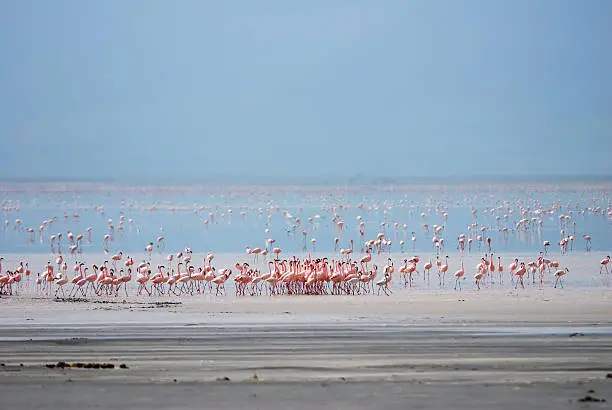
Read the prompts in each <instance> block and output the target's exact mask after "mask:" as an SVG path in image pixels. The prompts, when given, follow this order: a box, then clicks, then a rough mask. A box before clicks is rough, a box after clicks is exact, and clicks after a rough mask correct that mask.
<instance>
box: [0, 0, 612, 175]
mask: <svg viewBox="0 0 612 410" xmlns="http://www.w3.org/2000/svg"><path fill="white" fill-rule="evenodd" d="M0 9H1V10H2V12H1V13H0V50H2V63H1V64H0V90H2V92H1V94H0V96H1V97H0V152H2V159H1V160H0V175H1V177H2V178H39V177H45V178H60V179H61V178H119V179H129V178H142V177H148V178H153V179H154V178H158V177H162V176H165V177H169V178H177V179H179V180H180V179H181V178H187V177H189V178H190V179H193V178H196V179H197V178H200V177H207V176H208V177H211V176H213V177H214V176H216V175H223V176H230V177H238V176H248V177H249V178H251V179H256V178H259V177H261V178H270V177H281V176H282V177H286V178H287V177H289V178H291V177H309V176H312V177H317V178H321V177H325V178H327V177H330V178H331V177H341V178H342V177H350V176H352V175H357V174H360V175H373V176H390V177H411V176H416V177H424V176H433V177H443V176H446V175H455V176H460V175H529V174H538V175H586V174H600V175H601V174H611V173H612V172H611V171H612V166H611V165H610V155H611V152H612V81H611V78H610V73H612V42H611V41H610V39H612V2H611V1H607V0H599V1H597V0H585V1H578V0H574V1H568V0H539V1H531V0H519V1H500V0H487V1H485V0H473V1H461V0H448V1H436V0H434V1H425V0H423V1H410V0H397V1H392V0H388V1H359V0H334V1H322V0H321V1H317V0H312V1H303V2H297V1H284V0H277V1H267V0H261V1H247V0H244V1H238V0H234V1H232V0H228V1H204V0H180V1H169V0H164V1H162V0H146V1H145V0H142V1H141V0H128V1H120V0H109V1H80V0H72V1H68V0H56V1H44V0H24V1H8V0H0Z"/></svg>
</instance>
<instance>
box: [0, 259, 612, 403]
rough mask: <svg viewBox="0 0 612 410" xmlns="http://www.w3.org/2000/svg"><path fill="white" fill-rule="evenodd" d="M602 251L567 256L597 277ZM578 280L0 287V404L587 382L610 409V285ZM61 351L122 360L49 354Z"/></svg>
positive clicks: (315, 397) (421, 393)
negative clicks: (370, 291)
mask: <svg viewBox="0 0 612 410" xmlns="http://www.w3.org/2000/svg"><path fill="white" fill-rule="evenodd" d="M41 257H42V255H41ZM597 257H598V255H594V256H590V257H588V259H586V258H584V257H582V256H581V257H576V258H575V260H572V261H569V262H571V263H573V264H574V269H578V270H580V268H577V267H578V266H582V272H588V273H582V275H584V276H585V277H586V276H589V278H590V277H591V276H593V277H595V278H596V276H595V274H591V266H590V265H589V263H591V264H592V267H593V268H596V269H597V271H596V272H595V273H596V274H597V275H598V269H599V268H598V259H597ZM5 258H6V257H5ZM568 258H569V257H568ZM580 258H583V259H582V260H580ZM219 259H222V258H221V257H220V258H219ZM591 259H592V260H595V259H597V260H596V262H595V263H592V262H589V261H591ZM571 263H568V264H571ZM570 283H571V282H569V281H568V287H567V288H566V289H563V290H560V289H553V288H552V287H551V286H546V287H544V288H542V289H539V288H538V287H528V288H527V289H525V290H524V291H520V292H517V291H515V290H513V289H511V288H510V287H507V288H503V287H502V288H501V289H486V290H484V291H480V292H478V291H475V290H466V291H463V292H455V291H452V290H439V289H438V290H427V291H426V290H424V289H421V290H410V289H399V288H398V289H397V290H396V292H394V294H393V295H392V296H390V297H383V296H381V297H376V296H364V295H360V296H322V297H317V296H312V297H311V296H300V297H291V296H282V297H265V296H262V297H242V298H236V297H235V296H233V295H228V296H226V297H212V296H208V295H206V296H201V295H200V296H193V297H187V298H164V299H163V300H161V299H160V298H148V297H147V298H135V297H130V298H118V299H115V298H112V299H91V300H89V301H80V302H67V301H56V300H54V299H52V298H40V297H38V298H33V297H31V296H19V297H12V298H8V297H3V298H1V299H0V309H1V311H2V315H1V316H0V325H1V326H0V363H2V364H3V366H1V367H0V384H1V385H2V394H1V395H0V408H7V409H12V408H19V409H44V408H49V409H56V408H79V409H81V408H94V407H95V408H123V406H124V405H125V404H126V403H129V405H130V407H131V408H135V409H151V408H182V409H184V408H188V409H191V408H193V409H196V408H198V409H199V408H222V409H233V408H266V409H294V408H295V409H319V408H320V409H323V408H325V409H327V408H339V409H342V408H355V409H372V408H390V409H395V408H397V409H400V408H401V409H405V408H430V409H440V408H455V409H461V408H465V409H467V408H470V409H474V408H477V409H480V408H483V409H484V408H491V407H495V408H507V409H514V408H516V407H517V406H523V407H524V408H530V409H531V408H557V409H558V408H561V409H564V408H568V409H569V408H581V407H582V406H585V405H586V404H584V403H581V402H579V401H578V400H579V399H580V398H584V397H585V396H586V395H589V396H591V397H594V398H597V399H607V400H608V402H606V403H591V404H590V408H604V407H605V406H606V405H609V401H610V400H612V379H607V378H606V375H607V374H608V373H612V319H610V312H611V311H612V291H611V290H610V289H609V288H605V287H602V286H600V287H588V286H586V287H584V286H583V287H579V288H578V287H577V288H572V287H571V285H569V284H570ZM58 361H66V362H70V363H72V362H84V363H87V362H109V363H113V364H115V366H116V367H115V368H114V369H81V368H70V369H57V368H54V369H49V368H47V367H45V365H46V364H52V363H57V362H58ZM120 364H126V365H127V367H128V368H127V369H120V368H118V366H119V365H120ZM255 375H256V377H255ZM225 378H227V379H228V380H226V379H225ZM590 390H592V391H593V392H591V393H589V391H590Z"/></svg>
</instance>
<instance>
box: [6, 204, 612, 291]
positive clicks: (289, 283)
mask: <svg viewBox="0 0 612 410" xmlns="http://www.w3.org/2000/svg"><path fill="white" fill-rule="evenodd" d="M99 209H100V210H102V207H100V208H99ZM2 210H3V211H4V213H5V215H6V214H7V213H9V212H11V211H15V209H14V203H13V202H12V201H6V200H5V201H3V202H2ZM272 210H274V208H272ZM329 210H330V216H331V217H330V220H331V223H330V229H335V230H337V232H339V234H342V232H343V229H344V226H345V224H346V223H347V221H346V220H345V219H344V218H343V217H342V216H341V207H335V206H334V207H331V208H329ZM276 211H278V208H276ZM562 211H563V206H562V205H561V204H560V203H555V204H553V206H552V207H549V208H545V207H543V206H542V207H540V208H536V209H533V208H529V207H523V206H517V214H518V216H520V218H516V221H515V222H513V223H512V225H511V227H510V228H508V227H507V226H502V224H501V223H500V221H502V220H508V219H509V215H510V216H512V215H514V211H513V210H511V206H510V204H509V203H507V202H506V203H505V204H503V205H499V206H498V208H497V209H495V208H492V209H485V210H484V213H485V214H486V213H490V214H491V215H493V214H494V213H495V212H497V215H498V216H497V217H496V218H495V221H496V224H493V225H490V226H485V225H483V226H480V225H479V224H478V222H477V214H478V210H476V209H473V211H472V214H473V217H474V221H473V222H472V223H470V224H469V225H468V226H467V230H466V232H464V233H460V234H458V235H457V237H456V238H457V240H456V248H455V249H456V252H457V253H458V255H459V259H460V262H459V264H458V266H455V268H454V269H452V270H451V268H450V267H449V256H446V254H447V253H448V252H447V249H446V245H445V244H444V238H445V237H446V235H445V232H444V229H445V225H444V221H446V219H447V217H448V210H447V209H444V208H441V207H439V206H437V207H436V209H435V213H436V214H437V215H439V217H440V219H441V221H442V224H440V225H433V226H432V229H431V232H432V234H433V237H432V239H431V241H432V252H431V253H430V254H431V257H430V256H427V257H424V258H421V257H419V256H417V255H415V254H416V253H417V252H414V250H415V245H414V244H415V240H416V238H415V232H412V233H411V236H410V240H411V242H412V250H413V252H410V253H411V254H413V255H414V256H411V257H406V256H404V253H405V252H406V249H405V248H406V242H408V234H407V225H406V224H400V223H399V222H392V223H390V222H385V223H381V224H380V232H377V233H376V235H375V236H374V237H372V238H371V239H366V237H365V232H364V231H365V228H364V225H365V220H364V218H362V217H361V216H358V217H357V225H358V226H357V229H356V230H355V231H356V232H359V240H358V241H359V242H358V243H359V249H354V241H353V239H351V240H350V241H348V242H347V243H348V244H349V246H348V247H345V248H340V247H339V244H340V237H341V235H339V237H336V238H334V240H333V248H334V253H333V255H334V256H333V257H331V258H327V257H322V256H319V257H317V256H316V255H317V254H316V253H315V252H314V251H315V249H316V248H315V245H316V239H315V238H314V237H312V236H311V237H310V238H309V234H310V232H309V231H308V229H307V226H308V224H311V223H313V219H314V218H317V217H318V215H317V216H315V217H313V218H308V222H307V223H306V226H305V227H304V228H302V225H301V224H302V221H301V220H300V218H299V217H293V216H292V215H291V214H290V213H289V212H288V211H283V212H284V216H285V218H286V220H287V221H288V222H290V224H289V226H290V227H291V228H292V229H293V231H294V232H297V235H299V234H300V232H301V234H302V236H303V241H304V248H303V251H306V245H307V242H308V240H310V244H311V246H312V250H313V254H314V256H313V255H311V253H308V252H304V256H302V257H298V256H291V257H288V258H282V257H281V254H282V253H283V251H282V250H281V248H280V247H278V246H276V241H275V240H274V239H273V238H271V237H270V230H269V229H268V228H266V230H265V233H266V238H265V244H264V246H263V247H261V248H257V247H253V248H251V247H249V246H247V247H246V254H245V255H244V256H243V257H242V258H241V259H242V260H240V261H238V262H236V263H234V264H232V265H229V266H224V267H217V266H215V265H214V263H213V261H214V259H215V255H214V254H213V253H212V252H209V253H207V254H206V255H205V256H204V257H202V258H195V257H194V256H193V252H192V251H191V249H190V248H185V249H182V250H181V251H179V252H176V253H165V252H164V250H165V238H164V237H163V236H159V237H157V238H155V239H154V240H153V241H151V242H149V243H148V244H147V245H146V246H145V248H144V251H145V253H144V256H142V257H141V258H140V259H139V260H134V257H132V256H129V255H128V254H127V253H125V254H124V253H123V252H121V251H119V252H117V253H115V254H113V255H111V254H110V252H109V250H108V248H109V244H110V243H112V241H113V240H114V237H115V235H116V234H117V233H116V230H115V226H114V224H113V221H112V219H109V220H108V223H107V230H106V231H105V232H103V234H102V249H103V250H104V255H103V256H102V257H101V259H100V262H99V263H93V264H91V263H90V264H86V263H85V262H84V258H83V256H82V248H83V247H82V243H83V241H87V242H89V243H91V242H92V231H93V229H92V228H87V229H86V231H85V232H84V233H81V234H77V235H75V234H73V233H72V232H70V231H68V232H65V234H62V233H55V234H51V235H49V234H48V233H47V232H49V231H50V230H51V227H52V226H53V224H54V223H55V221H56V219H57V218H51V219H48V220H44V221H42V223H41V224H40V227H39V229H38V231H36V230H34V229H33V228H26V227H24V223H23V221H22V220H21V219H15V220H14V221H9V219H6V220H5V222H4V230H5V231H8V230H14V231H16V232H23V233H24V235H28V236H29V237H30V240H31V241H33V240H34V238H35V236H36V234H38V236H39V239H40V241H41V243H43V241H48V245H49V248H50V251H51V258H49V259H50V260H49V261H48V262H47V263H46V264H44V265H43V266H32V265H31V264H30V263H29V262H28V261H26V260H19V261H16V262H15V261H11V266H7V265H8V262H7V261H5V259H4V258H2V257H0V295H5V296H8V295H19V294H30V295H46V296H55V297H60V296H61V297H64V298H74V297H84V298H85V297H96V296H97V297H105V298H106V297H124V296H129V295H130V294H132V295H136V296H142V295H146V296H150V297H162V296H164V295H165V296H170V295H172V296H182V295H198V294H200V295H202V294H211V295H226V294H227V293H228V290H227V287H228V284H230V283H231V284H233V289H232V290H233V291H234V293H235V295H236V296H246V295H251V296H256V295H362V294H384V295H390V294H391V293H392V288H393V286H394V285H395V286H399V287H404V288H412V287H418V286H421V284H424V285H426V286H430V284H431V282H432V281H433V283H434V286H436V285H437V286H438V287H439V288H441V289H445V288H447V287H450V286H452V288H453V289H455V290H457V291H460V290H462V287H465V286H466V285H465V284H464V282H467V283H468V284H469V285H470V286H471V287H472V288H473V289H476V290H480V289H482V288H494V287H500V286H504V283H506V286H508V285H509V286H512V287H513V288H516V289H518V288H525V286H540V287H542V286H545V284H546V283H548V282H550V284H551V285H552V286H553V287H555V288H556V287H563V286H564V277H565V275H567V274H568V273H569V272H570V270H569V268H568V267H567V266H563V264H562V263H561V262H560V261H559V260H554V259H551V258H549V256H548V255H549V247H550V246H551V242H550V241H549V240H543V241H541V242H540V243H541V248H540V249H538V250H537V252H538V254H537V256H536V257H534V258H532V259H530V260H519V258H512V259H511V260H508V261H503V260H502V257H501V256H496V255H495V254H494V252H493V249H492V243H491V242H492V239H491V235H490V234H489V232H490V231H492V230H496V231H497V232H499V233H500V234H501V235H502V237H503V238H505V237H507V235H509V234H514V235H521V234H527V233H529V232H538V231H539V232H540V233H541V230H542V224H543V218H542V216H544V215H553V214H554V215H556V214H558V221H559V222H558V223H559V226H560V228H561V231H560V238H559V240H558V241H554V242H556V244H557V245H558V246H559V251H560V252H559V254H560V256H562V255H564V254H566V253H567V252H571V251H573V250H574V247H575V246H574V241H575V240H576V222H575V221H572V216H571V215H572V213H575V214H578V215H580V214H582V215H584V214H585V213H589V214H592V215H601V216H603V217H604V218H605V219H607V220H609V219H612V205H610V201H608V203H607V206H605V207H603V206H594V207H587V208H583V209H577V210H576V211H575V212H574V211H573V210H572V211H570V207H569V205H568V206H567V212H562ZM231 212H232V211H231V210H228V211H226V212H225V213H223V215H226V214H227V213H229V214H231ZM243 212H244V211H243ZM100 213H101V214H103V211H101V212H100ZM241 214H242V212H241ZM223 215H222V216H223ZM215 216H217V218H218V217H219V216H218V215H214V214H213V213H211V214H210V215H209V219H207V220H206V221H205V223H208V222H209V221H212V220H214V218H215ZM420 216H421V218H424V216H425V214H424V213H423V214H421V215H420ZM125 223H126V221H125V216H124V215H123V214H122V215H121V216H120V219H119V227H118V231H120V232H121V231H122V230H123V227H124V226H125ZM128 223H130V224H131V223H132V220H131V219H129V220H128ZM391 225H392V226H393V227H394V228H395V233H396V234H395V237H393V234H392V233H391V232H389V231H388V230H385V227H387V226H391ZM422 228H423V230H424V232H425V234H428V233H429V232H430V227H429V225H428V224H426V223H423V224H422ZM402 230H403V231H404V236H403V238H404V239H402V240H399V245H400V252H401V253H398V252H395V253H392V251H391V248H392V245H393V244H394V243H395V242H396V240H397V239H399V234H398V233H399V232H401V231H402ZM64 237H65V238H67V239H66V241H67V242H68V244H67V249H65V250H63V249H62V242H61V241H62V238H64ZM582 240H583V241H584V246H585V252H586V253H589V252H590V249H591V240H592V238H591V236H589V235H587V234H582ZM474 241H476V243H477V245H478V249H479V250H478V253H480V254H481V255H482V257H481V258H480V260H479V261H478V263H477V264H476V265H475V266H469V267H468V266H464V255H465V253H466V252H467V253H469V254H472V245H473V242H474ZM554 242H553V243H554ZM331 245H332V244H329V247H330V248H331ZM354 252H355V253H358V255H359V256H357V257H355V255H354ZM475 252H476V251H475ZM153 254H155V256H156V258H155V259H157V260H161V259H162V258H163V263H153V262H152V260H153V258H152V256H153ZM163 255H165V256H163ZM398 255H399V256H398ZM393 257H395V258H396V262H397V263H394V261H393ZM195 259H199V260H195ZM560 260H562V259H561V258H560ZM377 261H378V262H380V265H381V266H378V265H377V264H376V262H377ZM609 263H610V256H606V257H605V258H604V259H602V260H601V261H600V273H601V274H602V275H608V274H609V268H608V265H609ZM549 278H550V279H549ZM232 290H230V291H229V292H231V291H232Z"/></svg>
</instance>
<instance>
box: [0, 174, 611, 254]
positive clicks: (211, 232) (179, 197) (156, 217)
mask: <svg viewBox="0 0 612 410" xmlns="http://www.w3.org/2000/svg"><path fill="white" fill-rule="evenodd" d="M610 192H611V191H610V190H609V189H608V188H607V187H606V186H605V185H604V186H602V187H595V188H594V187H590V186H584V187H582V188H581V186H580V185H576V186H569V187H567V186H550V185H543V186H535V187H531V188H529V189H528V190H526V191H521V190H520V189H518V188H516V187H513V186H512V185H509V186H507V187H506V188H504V186H503V185H501V186H479V185H472V186H450V187H445V186H441V185H420V186H412V187H391V188H387V189H383V188H381V187H361V188H359V189H357V188H347V187H307V186H304V187H299V186H297V187H291V186H286V187H249V186H239V187H227V188H223V187H221V188H220V187H210V188H207V187H178V186H177V187H161V188H155V187H126V186H120V185H100V184H84V185H83V184H81V185H74V186H73V185H61V186H56V185H53V186H48V185H45V184H42V185H40V184H34V185H32V184H12V185H6V184H4V185H2V186H0V200H2V205H3V209H4V213H3V219H4V220H5V221H8V224H7V225H5V227H4V228H5V229H3V231H2V232H1V233H0V252H2V253H35V252H38V253H40V252H47V251H49V250H50V245H49V236H50V235H51V234H57V233H59V232H62V233H63V235H64V237H63V243H62V246H63V248H62V250H63V252H65V253H66V252H68V238H67V236H66V235H67V232H68V231H71V232H73V233H74V235H75V236H76V235H77V234H79V233H83V234H84V236H85V238H84V240H83V241H82V243H81V246H80V247H81V250H82V251H83V252H95V253H97V252H100V251H102V249H103V246H102V241H103V236H104V235H105V234H107V233H110V234H112V239H113V240H111V241H109V242H108V245H107V247H108V250H109V252H115V251H118V250H123V251H124V252H142V251H143V249H144V247H145V245H146V244H147V243H149V242H155V241H156V238H157V237H158V236H160V235H162V236H164V238H165V244H164V243H160V248H159V250H160V251H162V250H163V251H173V252H174V251H176V250H179V249H183V248H184V247H187V246H188V247H191V248H192V249H193V250H194V252H207V251H213V252H244V249H245V247H246V246H250V247H251V248H254V247H260V248H264V247H266V245H267V243H266V239H267V238H273V239H274V240H275V243H274V244H273V246H278V247H280V248H282V250H283V252H285V253H286V254H287V253H288V254H295V253H300V252H303V251H323V252H332V251H333V250H334V238H335V237H338V238H339V244H338V248H341V247H344V248H348V247H349V241H350V240H351V239H352V240H353V241H354V243H355V250H356V251H358V248H359V247H360V244H362V242H363V241H364V240H368V239H374V238H375V236H376V234H377V233H379V232H385V234H386V238H388V239H390V240H391V241H392V245H391V249H392V250H393V251H400V250H401V248H402V247H401V246H400V240H404V241H405V242H406V244H405V245H404V246H403V249H405V250H406V251H410V252H412V250H413V242H412V241H411V232H415V241H414V251H415V252H421V253H423V252H432V251H433V250H434V248H433V245H432V237H433V232H432V231H433V227H434V225H444V226H445V229H444V230H443V231H442V232H441V233H440V235H439V236H440V237H441V238H443V239H444V240H445V247H446V249H445V251H446V252H453V251H454V252H456V247H457V236H458V235H459V234H461V233H464V234H467V235H468V237H470V236H471V237H473V239H474V242H473V244H472V251H473V252H477V251H479V250H482V251H485V250H486V249H487V247H486V243H485V238H486V237H488V236H490V237H491V240H492V241H491V243H492V250H493V251H495V252H539V251H540V250H542V241H543V240H549V241H550V242H551V244H552V245H551V246H550V249H549V250H550V252H552V253H558V252H559V250H560V248H559V246H558V244H557V241H558V240H559V239H560V238H561V234H560V231H561V230H562V229H564V228H565V229H564V231H565V232H564V234H565V236H567V235H575V237H576V240H575V241H574V242H573V244H572V247H573V248H574V249H575V250H579V251H584V249H585V241H584V240H583V239H582V235H583V234H588V235H591V236H592V237H593V240H592V249H593V251H607V250H609V249H612V222H611V221H612V219H611V218H610V217H609V216H608V215H607V213H608V211H609V210H610V209H611V208H610V204H609V203H610V199H609V198H610ZM504 201H507V202H506V203H504ZM498 207H500V208H498ZM473 209H475V210H476V212H477V213H476V216H474V215H473V214H472V210H473ZM491 209H494V212H490V210H491ZM230 210H231V211H230ZM485 210H487V211H485ZM521 210H524V211H526V213H525V214H524V215H521ZM534 211H535V212H534ZM541 211H548V212H541ZM442 212H446V213H447V215H448V216H447V218H444V217H443V215H442ZM485 212H486V213H485ZM421 213H424V214H425V215H424V216H421ZM76 214H78V217H76V216H75V215H76ZM562 214H563V215H570V216H571V219H570V220H569V221H568V222H567V225H566V226H562V221H561V219H560V218H559V216H560V215H562ZM334 215H338V216H339V217H341V218H342V220H343V221H344V223H345V224H344V228H343V230H342V231H340V230H339V229H338V226H337V224H336V223H335V222H333V221H332V219H333V217H334ZM121 216H123V217H124V219H123V222H121V221H120V217H121ZM358 216H361V217H362V221H363V222H364V226H363V227H362V228H361V229H362V230H363V231H364V235H363V236H360V234H359V229H360V228H359V225H358V220H357V217H358ZM296 217H299V218H300V219H301V222H300V223H299V225H298V224H296V219H295V218H296ZM523 217H527V218H536V219H538V220H539V219H541V220H542V223H541V229H538V228H537V226H536V224H533V227H531V228H530V229H529V230H528V231H527V232H523V233H518V232H517V231H515V230H514V228H515V224H516V222H517V221H519V220H520V219H522V218H523ZM52 218H55V219H56V220H55V222H54V223H53V224H52V225H50V226H49V227H48V229H46V230H45V231H44V232H43V235H42V236H41V235H39V229H38V228H39V226H40V225H41V224H42V223H43V221H44V220H51V219H52ZM497 218H499V220H498V219H497ZM16 219H21V220H22V221H23V222H22V224H21V226H20V227H18V229H15V220H16ZM109 219H110V220H112V224H113V225H114V232H111V231H110V230H109ZM474 222H476V223H478V227H474V228H473V229H472V230H471V231H468V229H467V227H468V225H470V224H472V223H474ZM396 223H397V226H395V224H396ZM404 224H406V228H403V225H404ZM424 224H428V225H429V233H427V232H426V230H425V229H424V226H423V225H424ZM482 226H485V227H487V230H486V231H485V232H484V233H483V235H482V242H480V241H478V239H477V238H476V234H477V233H478V234H480V233H481V232H480V231H478V232H476V231H477V230H479V229H480V227H482ZM88 227H91V228H92V234H91V242H89V237H88V235H87V231H86V229H87V228H88ZM27 228H33V229H34V230H35V232H34V234H28V232H27V231H26V229H27ZM120 228H121V229H120ZM502 228H508V230H509V232H508V233H507V235H505V234H504V233H503V232H502ZM266 229H268V230H269V232H266ZM303 232H305V233H306V235H303ZM312 238H315V239H316V244H313V243H312V241H311V239H312ZM156 250H157V248H156Z"/></svg>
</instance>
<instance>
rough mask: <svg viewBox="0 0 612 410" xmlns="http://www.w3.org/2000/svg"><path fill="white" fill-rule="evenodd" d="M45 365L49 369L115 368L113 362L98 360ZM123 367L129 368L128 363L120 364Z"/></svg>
mask: <svg viewBox="0 0 612 410" xmlns="http://www.w3.org/2000/svg"><path fill="white" fill-rule="evenodd" d="M45 367H46V368H48V369H114V368H115V365H114V364H113V363H98V362H89V363H83V362H74V363H68V362H62V361H60V362H57V363H47V364H45ZM119 368H121V369H127V368H128V367H127V365H126V364H125V363H123V364H121V365H120V366H119Z"/></svg>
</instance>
